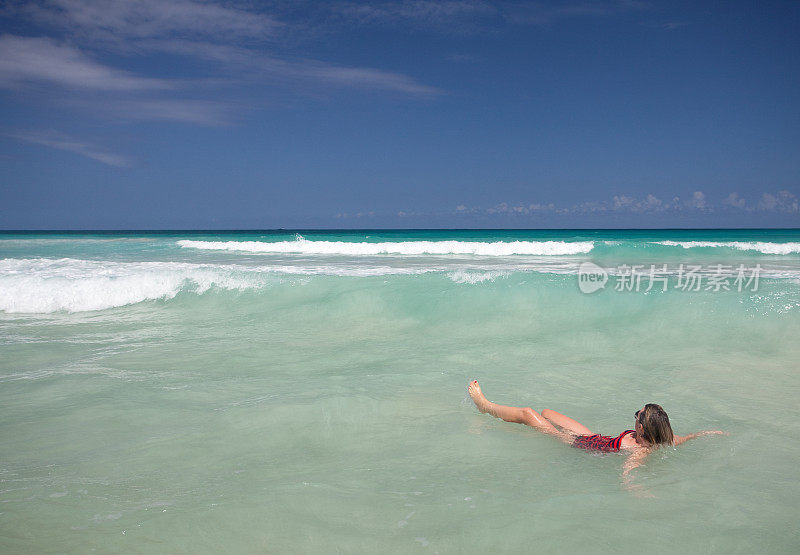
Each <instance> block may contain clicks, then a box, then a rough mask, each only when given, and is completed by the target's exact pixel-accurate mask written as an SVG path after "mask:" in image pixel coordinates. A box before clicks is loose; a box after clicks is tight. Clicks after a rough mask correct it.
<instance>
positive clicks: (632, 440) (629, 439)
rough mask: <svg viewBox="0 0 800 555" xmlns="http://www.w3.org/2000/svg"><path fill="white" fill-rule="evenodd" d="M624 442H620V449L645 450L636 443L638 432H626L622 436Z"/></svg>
mask: <svg viewBox="0 0 800 555" xmlns="http://www.w3.org/2000/svg"><path fill="white" fill-rule="evenodd" d="M620 435H621V436H622V441H620V444H619V446H620V449H643V447H642V446H641V445H639V444H638V443H637V442H636V432H635V431H633V430H625V431H624V432H622V434H620Z"/></svg>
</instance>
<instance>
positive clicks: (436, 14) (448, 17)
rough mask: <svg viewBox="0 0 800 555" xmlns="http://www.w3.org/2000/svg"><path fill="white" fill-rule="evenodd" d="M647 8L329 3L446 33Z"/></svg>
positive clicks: (418, 0) (622, 4) (370, 20)
mask: <svg viewBox="0 0 800 555" xmlns="http://www.w3.org/2000/svg"><path fill="white" fill-rule="evenodd" d="M646 7H648V4H647V3H645V2H639V1H636V0H594V1H591V2H587V1H574V2H569V1H568V2H519V1H495V2H487V1H482V0H446V1H437V0H390V1H383V2H371V3H369V4H363V3H358V2H338V3H334V4H331V5H330V10H331V12H332V13H333V14H335V16H337V17H339V18H344V19H347V20H349V21H352V22H355V23H358V24H361V25H407V26H411V27H416V28H421V29H436V30H439V31H444V32H448V33H450V32H469V31H487V30H491V29H494V28H496V27H498V26H502V25H504V24H511V25H546V24H551V23H555V22H558V21H560V20H566V19H576V18H588V17H599V16H609V15H615V14H623V13H627V12H633V11H637V10H642V9H644V8H646Z"/></svg>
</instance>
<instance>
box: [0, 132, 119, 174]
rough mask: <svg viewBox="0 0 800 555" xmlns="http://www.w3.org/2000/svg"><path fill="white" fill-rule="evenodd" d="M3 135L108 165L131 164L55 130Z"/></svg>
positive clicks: (116, 155) (115, 155) (117, 156)
mask: <svg viewBox="0 0 800 555" xmlns="http://www.w3.org/2000/svg"><path fill="white" fill-rule="evenodd" d="M4 135H5V136H6V137H9V138H12V139H16V140H18V141H23V142H26V143H32V144H36V145H41V146H46V147H50V148H55V149H57V150H64V151H66V152H72V153H74V154H79V155H81V156H85V157H86V158H90V159H92V160H96V161H97V162H101V163H103V164H106V165H108V166H115V167H120V168H125V167H129V166H130V165H131V162H130V160H129V159H128V158H126V157H124V156H120V155H118V154H114V153H111V152H108V151H106V150H104V149H102V148H99V147H97V146H95V145H92V144H89V143H86V142H82V141H79V140H76V139H73V138H70V137H67V136H65V135H62V134H60V133H57V132H55V131H25V132H16V133H5V134H4Z"/></svg>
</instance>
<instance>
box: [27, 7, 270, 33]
mask: <svg viewBox="0 0 800 555" xmlns="http://www.w3.org/2000/svg"><path fill="white" fill-rule="evenodd" d="M16 11H18V12H19V13H21V14H26V15H28V16H29V17H30V18H31V19H33V20H34V21H36V22H38V23H40V24H45V25H49V26H52V27H56V28H63V29H67V30H69V31H70V32H72V33H76V34H82V35H84V36H86V37H88V38H90V39H92V40H108V41H112V42H118V41H121V40H126V39H130V38H147V37H167V36H172V35H174V34H180V35H181V36H182V37H198V36H199V37H207V38H222V39H233V40H239V39H241V38H243V37H244V38H265V37H267V36H270V35H271V34H272V33H274V32H275V30H276V29H278V28H279V27H281V24H280V23H279V22H277V21H276V20H274V19H272V18H270V17H268V16H266V15H263V14H259V13H255V12H253V11H250V10H247V9H244V8H239V7H236V6H235V5H231V4H230V3H224V4H222V3H214V2H198V1H194V0H114V1H111V2H110V1H108V0H46V1H42V0H40V1H38V2H27V3H18V4H17V5H16Z"/></svg>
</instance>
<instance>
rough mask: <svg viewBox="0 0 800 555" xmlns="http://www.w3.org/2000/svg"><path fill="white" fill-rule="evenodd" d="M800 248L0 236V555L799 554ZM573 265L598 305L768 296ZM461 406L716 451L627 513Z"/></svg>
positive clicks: (689, 457)
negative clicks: (479, 397) (658, 409)
mask: <svg viewBox="0 0 800 555" xmlns="http://www.w3.org/2000/svg"><path fill="white" fill-rule="evenodd" d="M181 241H204V242H206V243H207V244H204V245H202V244H201V245H196V246H200V247H202V248H195V246H192V245H191V244H187V243H181ZM229 241H236V242H251V244H255V248H252V246H251V247H248V250H244V249H242V248H237V245H226V243H227V242H229ZM443 241H456V242H458V243H459V244H458V245H456V246H455V248H451V249H450V250H449V251H448V250H447V249H446V248H445V247H446V246H447V245H444V244H443V243H442V242H443ZM498 241H499V242H503V243H506V244H504V245H499V246H498V249H496V250H494V251H492V249H493V247H491V246H490V245H491V244H492V243H494V242H498ZM514 241H519V242H521V244H520V245H518V247H519V248H516V250H518V251H520V253H519V254H518V253H515V252H509V251H514V250H515V247H512V246H509V243H512V242H514ZM668 241H672V242H675V243H681V244H677V245H672V244H663V243H664V242H668ZM692 241H704V242H706V243H708V242H711V243H715V245H714V246H697V245H693V244H688V243H689V242H692ZM323 242H324V243H325V244H324V245H323V244H321V243H323ZM339 242H343V243H350V244H349V245H344V246H342V245H340V244H338V243H339ZM362 242H365V243H368V244H376V243H382V244H385V245H389V246H388V247H380V248H378V247H374V246H369V245H368V246H366V247H363V248H361V247H358V246H356V244H358V243H362ZM411 242H413V244H409V243H411ZM422 242H430V243H434V247H433V248H429V246H427V247H426V245H425V244H423V243H422ZM256 243H259V244H260V245H258V244H256ZM276 243H285V244H286V245H288V246H278V247H276V246H274V245H273V246H270V244H276ZM399 243H403V244H402V245H399V246H398V245H397V244H399ZM475 243H481V245H478V246H477V248H479V249H481V253H482V254H471V252H475V251H474V248H476V247H475V245H474V244H475ZM579 243H583V245H577V246H576V244H579ZM684 243H685V244H687V245H686V246H684V245H683V244H684ZM392 244H395V245H394V246H393V245H392ZM743 245H744V248H743ZM776 245H778V246H776ZM794 245H797V246H798V247H800V232H795V231H779V232H766V231H746V232H744V231H738V232H730V231H716V232H698V231H694V232H691V231H684V232H653V231H648V232H587V231H581V232H393V233H387V232H351V233H341V232H340V233H336V234H333V233H330V234H321V233H318V234H314V233H303V236H302V237H301V238H296V237H295V234H294V233H286V234H262V233H253V234H227V235H223V234H213V233H207V234H186V233H183V234H127V235H119V234H117V235H115V234H101V235H55V234H45V235H32V234H26V235H12V234H3V235H0V310H1V311H2V312H0V442H1V444H2V445H3V449H2V454H0V549H1V550H3V551H88V550H91V549H97V550H102V551H110V550H122V549H126V550H128V549H130V550H137V551H150V550H155V551H195V550H201V551H211V550H215V551H216V550H226V551H238V552H241V551H253V550H269V551H280V552H286V551H294V552H332V551H343V552H375V551H379V550H380V551H387V550H389V551H399V552H406V551H408V552H413V551H430V552H439V553H448V552H450V553H454V552H464V551H467V552H487V551H498V550H499V551H520V550H525V551H528V550H530V549H532V548H533V546H536V548H537V549H541V550H558V551H574V550H578V549H580V550H592V551H612V550H620V549H622V550H626V551H627V550H631V549H632V548H633V546H634V545H636V544H637V543H641V542H642V541H643V539H644V541H646V542H647V545H648V548H650V549H652V548H653V547H655V549H656V551H675V550H684V551H690V552H696V551H699V550H706V549H710V550H719V551H723V550H725V551H729V550H731V551H736V552H751V551H759V552H761V551H770V552H796V550H797V548H798V546H800V536H798V531H797V526H796V523H797V521H798V517H800V503H798V499H800V485H798V484H799V483H800V482H798V478H800V473H799V472H798V469H797V465H798V461H800V432H799V431H798V429H797V426H795V425H794V424H793V423H794V422H796V421H797V417H798V408H797V406H798V405H797V401H796V397H797V392H798V391H800V374H799V373H798V368H797V364H798V363H797V361H798V360H800V345H799V344H798V341H797V337H798V336H799V335H800V248H798V249H797V251H795V250H794V249H795V247H794ZM209 247H211V248H209ZM426 249H427V251H426ZM469 249H473V250H472V251H469ZM376 250H385V251H396V252H388V253H376V252H375V251H376ZM318 251H324V252H323V253H320V252H318ZM409 251H411V252H409ZM431 251H436V252H435V254H430V252H431ZM443 251H445V252H443ZM452 251H469V252H458V253H453V252H452ZM522 251H525V252H524V253H522ZM576 251H580V252H576ZM584 251H585V252H584ZM765 251H766V252H765ZM530 252H534V253H535V254H530ZM586 260H592V261H594V262H596V263H597V264H599V265H600V266H604V267H608V268H609V269H611V270H612V271H611V273H612V277H613V275H614V270H613V268H614V267H617V266H619V265H621V264H643V265H649V264H661V263H667V264H669V265H670V266H673V265H678V264H680V263H686V264H689V263H695V264H702V265H704V266H711V265H716V264H718V263H722V264H725V265H732V266H736V265H738V264H744V265H747V266H748V267H751V266H753V265H755V264H760V265H761V266H762V267H763V276H768V277H762V279H761V281H760V283H759V287H758V290H757V291H741V292H740V291H737V290H735V288H733V290H730V291H718V292H715V291H705V290H701V291H697V292H693V291H683V290H681V289H679V288H676V287H675V285H676V279H677V278H676V276H675V275H674V273H671V274H670V278H669V279H670V282H669V288H668V290H667V291H666V292H663V291H660V290H658V289H655V290H652V291H649V292H646V293H645V292H644V291H639V292H636V291H630V292H619V291H615V290H613V288H612V287H610V286H609V287H607V288H606V289H604V290H601V291H598V292H596V293H593V294H591V295H587V294H583V293H581V292H580V290H579V289H578V281H577V276H576V272H577V269H578V266H579V264H580V263H581V262H583V261H586ZM609 283H611V282H609ZM471 378H477V379H479V380H480V382H481V385H482V387H483V389H484V392H485V393H486V395H487V397H489V398H490V399H492V400H494V401H497V402H500V403H504V404H512V405H519V406H531V407H534V408H536V409H543V408H553V409H556V410H559V411H560V412H563V413H565V414H568V415H570V416H572V417H573V418H575V419H576V420H578V421H580V422H583V423H585V424H586V425H587V426H589V427H590V428H592V429H593V430H594V431H598V432H601V433H605V434H614V435H616V434H617V433H619V432H620V431H622V430H624V429H627V428H630V427H632V424H633V413H634V412H635V411H636V410H637V409H638V408H640V407H641V406H642V404H644V403H646V402H657V403H659V404H661V405H662V406H663V407H664V408H665V409H666V410H667V411H668V412H669V414H670V417H671V420H672V423H673V427H674V428H675V430H676V432H677V433H688V432H691V431H697V430H701V429H722V430H725V431H727V432H729V434H730V435H727V436H715V437H711V438H702V439H698V440H695V441H692V442H689V443H687V444H686V445H684V446H681V447H680V448H677V449H668V450H661V451H659V452H658V453H657V454H656V455H655V456H651V457H650V459H649V460H648V461H647V463H646V465H645V466H643V467H641V468H640V469H638V470H637V471H635V479H634V482H635V484H636V485H637V486H639V488H640V489H639V490H638V491H636V492H631V491H629V490H627V489H626V488H625V487H623V485H622V480H621V466H622V462H623V460H624V458H623V456H621V455H614V454H610V455H599V456H598V455H592V454H590V453H586V452H582V451H578V450H574V449H571V448H569V447H568V446H566V445H563V444H561V443H559V442H558V441H556V440H554V439H552V438H550V437H546V436H543V435H541V434H539V433H537V432H536V431H535V430H532V429H528V428H525V427H522V426H519V425H513V424H508V423H504V422H502V421H498V420H495V419H493V418H491V417H489V416H486V415H482V414H480V413H478V411H476V410H475V408H474V406H473V405H472V402H471V401H470V400H469V398H468V397H467V395H466V385H467V383H468V381H469V380H470V379H471Z"/></svg>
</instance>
